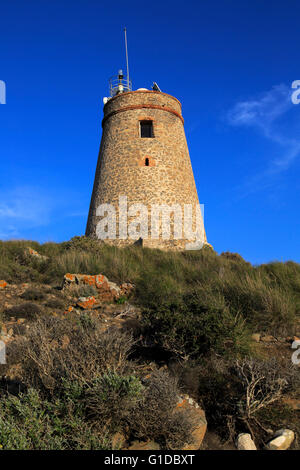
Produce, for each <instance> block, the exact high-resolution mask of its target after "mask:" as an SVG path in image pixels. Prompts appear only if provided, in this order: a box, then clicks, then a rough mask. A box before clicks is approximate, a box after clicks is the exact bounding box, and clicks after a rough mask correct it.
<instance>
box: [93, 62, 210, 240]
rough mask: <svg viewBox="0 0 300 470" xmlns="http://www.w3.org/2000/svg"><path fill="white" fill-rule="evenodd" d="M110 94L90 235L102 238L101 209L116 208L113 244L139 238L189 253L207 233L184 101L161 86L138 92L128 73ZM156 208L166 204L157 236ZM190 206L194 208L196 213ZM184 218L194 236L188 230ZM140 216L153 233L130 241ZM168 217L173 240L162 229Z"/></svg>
mask: <svg viewBox="0 0 300 470" xmlns="http://www.w3.org/2000/svg"><path fill="white" fill-rule="evenodd" d="M126 80H127V81H126ZM110 91H111V93H110V94H111V96H110V98H104V100H103V101H104V103H105V104H104V118H103V121H102V127H103V133H102V140H101V145H100V151H99V157H98V164H97V169H96V175H95V182H94V188H93V193H92V198H91V204H90V211H89V216H88V222H87V227H86V235H87V236H92V237H94V238H101V237H99V231H98V229H97V226H98V224H99V222H100V220H101V219H103V216H104V212H103V211H102V212H101V211H99V209H98V208H99V207H100V206H101V205H103V204H111V205H113V206H114V208H115V216H114V219H113V223H114V224H115V227H116V237H112V238H109V239H107V240H106V242H108V243H110V244H113V245H117V246H125V245H128V244H133V243H134V242H135V240H137V239H139V241H140V242H142V243H143V245H144V246H148V247H157V248H162V249H185V248H186V246H187V245H186V244H187V242H193V241H195V240H196V241H197V242H198V244H199V242H200V245H201V246H202V244H203V243H206V235H205V230H204V224H203V219H202V215H201V213H200V211H198V219H197V224H196V207H198V209H199V201H198V196H197V190H196V185H195V181H194V176H193V170H192V166H191V161H190V157H189V151H188V147H187V142H186V137H185V132H184V120H183V117H182V113H181V104H180V102H179V101H178V100H177V99H176V98H174V97H173V96H171V95H168V94H167V93H162V92H161V91H160V89H159V88H158V86H157V85H156V84H154V87H153V89H152V90H146V89H144V88H140V89H138V90H136V91H132V89H131V84H130V82H129V79H124V77H123V73H122V71H119V75H118V76H117V78H116V80H114V79H113V80H112V81H111V86H110ZM120 196H123V201H124V200H125V199H124V196H126V198H127V199H126V204H127V207H126V209H128V211H129V212H128V213H127V215H126V214H125V215H124V213H123V209H124V206H123V209H122V214H121V213H120V212H121V209H120V199H119V198H120ZM133 204H143V205H144V206H145V208H147V209H148V212H147V214H146V212H145V209H143V211H138V212H136V211H134V210H132V208H131V209H130V206H132V205H133ZM155 205H159V206H162V205H163V207H164V210H162V212H161V213H160V218H159V222H158V223H159V230H158V232H155V233H156V235H153V232H151V227H152V225H151V223H152V222H151V214H152V212H151V211H153V206H155ZM185 205H192V213H191V212H189V211H188V210H186V209H185ZM136 207H139V206H135V208H136ZM174 208H176V210H178V211H179V212H177V215H178V214H179V215H180V213H181V216H182V234H180V231H179V235H178V232H176V233H175V228H174V227H175V221H178V219H176V216H175V212H173V211H172V209H174ZM184 214H185V219H186V221H187V222H190V224H191V228H192V229H193V231H194V234H191V232H189V233H186V232H187V231H185V230H184V221H183V216H184ZM199 214H200V215H199ZM137 215H139V216H140V217H141V219H142V220H145V219H147V223H148V229H147V227H146V232H145V230H144V231H143V232H142V234H141V233H140V234H139V233H138V230H137V235H136V237H130V236H129V233H128V232H130V224H131V223H132V221H133V222H134V220H137ZM168 218H169V220H170V221H171V224H170V227H171V229H170V236H168V234H167V236H166V235H165V234H164V232H163V230H162V229H163V223H164V221H166V220H167V219H168ZM141 219H140V220H141ZM124 224H125V225H124ZM135 225H136V224H135ZM137 228H138V227H137ZM131 233H132V228H131ZM195 233H197V236H195ZM201 246H200V247H201Z"/></svg>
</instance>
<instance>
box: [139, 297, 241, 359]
mask: <svg viewBox="0 0 300 470" xmlns="http://www.w3.org/2000/svg"><path fill="white" fill-rule="evenodd" d="M143 318H144V326H145V334H146V335H148V336H150V338H151V339H152V341H153V342H155V343H156V344H158V345H159V346H161V347H163V348H165V349H168V350H170V351H171V352H173V353H174V355H179V356H180V357H183V358H187V357H199V355H202V354H208V353H209V352H210V351H215V352H217V353H220V354H226V355H238V354H241V355H245V354H247V353H249V351H250V336H249V332H248V330H247V327H246V325H245V321H244V320H243V318H242V317H241V315H238V314H237V315H234V314H232V313H231V311H230V310H229V308H228V307H227V306H226V304H225V302H224V300H223V298H222V297H221V296H218V295H214V294H213V293H209V292H208V291H205V290H201V293H200V292H199V291H198V292H195V293H192V294H190V295H189V296H187V297H184V298H183V301H182V303H181V302H180V303H177V304H162V305H160V306H157V307H156V309H154V307H153V308H152V309H147V310H146V309H145V310H144V311H143Z"/></svg>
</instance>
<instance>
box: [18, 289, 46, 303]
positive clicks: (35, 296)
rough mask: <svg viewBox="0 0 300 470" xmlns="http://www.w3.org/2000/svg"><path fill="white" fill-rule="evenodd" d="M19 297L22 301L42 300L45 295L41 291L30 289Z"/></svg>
mask: <svg viewBox="0 0 300 470" xmlns="http://www.w3.org/2000/svg"><path fill="white" fill-rule="evenodd" d="M20 297H21V298H22V299H24V300H43V299H44V298H45V293H44V292H43V291H42V290H41V289H37V288H30V289H27V290H26V291H25V292H23V294H21V295H20Z"/></svg>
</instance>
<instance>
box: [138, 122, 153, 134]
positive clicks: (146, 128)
mask: <svg viewBox="0 0 300 470" xmlns="http://www.w3.org/2000/svg"><path fill="white" fill-rule="evenodd" d="M140 125H141V137H146V138H147V137H154V135H153V122H152V121H141V122H140Z"/></svg>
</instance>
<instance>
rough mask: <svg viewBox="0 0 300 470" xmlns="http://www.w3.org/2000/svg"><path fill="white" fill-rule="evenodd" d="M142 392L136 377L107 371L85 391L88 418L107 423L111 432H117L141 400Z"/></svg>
mask: <svg viewBox="0 0 300 470" xmlns="http://www.w3.org/2000/svg"><path fill="white" fill-rule="evenodd" d="M142 391H143V386H142V384H141V382H140V380H139V379H138V378H137V377H135V376H133V375H129V376H121V375H119V374H116V373H115V372H112V371H109V372H108V373H106V374H103V375H102V376H101V377H100V378H99V379H96V380H95V381H94V382H93V384H92V385H91V386H90V387H89V389H88V390H87V393H86V399H85V400H86V407H87V413H88V416H90V417H92V418H93V419H94V420H99V419H100V421H101V422H105V423H109V427H110V429H111V430H112V431H113V430H117V429H118V427H119V426H120V424H121V423H122V422H123V423H124V421H125V420H126V419H128V417H129V415H130V412H131V411H132V409H133V408H134V407H135V406H136V403H137V401H138V400H140V399H141V396H142V395H141V394H142Z"/></svg>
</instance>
